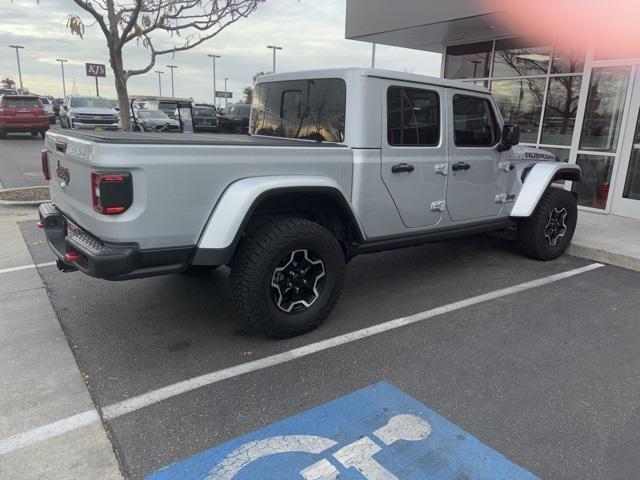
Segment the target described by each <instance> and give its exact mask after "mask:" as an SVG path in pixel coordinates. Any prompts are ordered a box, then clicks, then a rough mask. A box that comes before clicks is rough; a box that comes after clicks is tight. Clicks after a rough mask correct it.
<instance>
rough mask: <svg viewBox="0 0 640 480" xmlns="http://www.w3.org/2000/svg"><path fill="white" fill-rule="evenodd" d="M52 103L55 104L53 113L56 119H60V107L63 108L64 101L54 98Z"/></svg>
mask: <svg viewBox="0 0 640 480" xmlns="http://www.w3.org/2000/svg"><path fill="white" fill-rule="evenodd" d="M51 103H52V104H53V111H54V113H55V114H56V117H58V118H60V107H62V104H63V103H64V100H63V99H62V98H54V99H53V100H52V102H51Z"/></svg>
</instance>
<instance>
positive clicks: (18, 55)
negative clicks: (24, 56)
mask: <svg viewBox="0 0 640 480" xmlns="http://www.w3.org/2000/svg"><path fill="white" fill-rule="evenodd" d="M9 48H15V49H16V59H17V60H18V78H20V93H24V87H23V85H22V70H21V69H20V49H21V48H24V47H23V46H22V45H9Z"/></svg>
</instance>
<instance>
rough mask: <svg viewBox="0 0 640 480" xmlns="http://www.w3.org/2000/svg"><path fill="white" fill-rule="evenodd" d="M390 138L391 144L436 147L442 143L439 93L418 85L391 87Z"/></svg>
mask: <svg viewBox="0 0 640 480" xmlns="http://www.w3.org/2000/svg"><path fill="white" fill-rule="evenodd" d="M387 141H388V142H389V145H391V146H400V147H407V146H414V147H416V146H419V147H435V146H437V145H438V144H439V143H440V101H439V97H438V94H437V93H436V92H433V91H430V90H422V89H418V88H405V87H390V88H389V90H387Z"/></svg>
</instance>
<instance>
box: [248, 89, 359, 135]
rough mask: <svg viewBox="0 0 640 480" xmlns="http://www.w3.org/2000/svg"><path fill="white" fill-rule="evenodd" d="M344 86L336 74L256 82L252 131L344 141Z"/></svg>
mask: <svg viewBox="0 0 640 480" xmlns="http://www.w3.org/2000/svg"><path fill="white" fill-rule="evenodd" d="M346 89H347V87H346V84H345V82H344V80H341V79H338V78H323V79H316V80H291V81H284V82H268V83H261V84H259V85H257V86H256V95H255V98H254V104H253V110H252V112H253V113H252V114H251V133H253V134H254V135H269V136H276V137H286V138H302V139H308V140H320V141H326V142H343V141H344V133H345V132H344V119H345V109H346Z"/></svg>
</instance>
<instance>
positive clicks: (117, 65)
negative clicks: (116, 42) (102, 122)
mask: <svg viewBox="0 0 640 480" xmlns="http://www.w3.org/2000/svg"><path fill="white" fill-rule="evenodd" d="M110 56H111V59H110V61H111V68H112V70H113V76H114V78H115V82H116V93H117V95H118V107H119V108H120V128H121V129H122V130H125V131H131V105H130V104H129V92H128V91H127V74H126V72H125V70H124V67H123V62H122V50H115V51H112V52H110Z"/></svg>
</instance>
